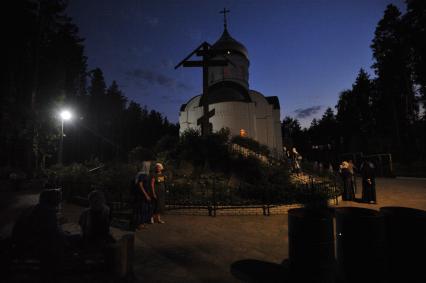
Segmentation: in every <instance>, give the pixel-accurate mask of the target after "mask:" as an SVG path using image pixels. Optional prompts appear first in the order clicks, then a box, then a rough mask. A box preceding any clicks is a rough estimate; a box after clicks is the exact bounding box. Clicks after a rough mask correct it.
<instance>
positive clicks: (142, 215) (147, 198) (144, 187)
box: [133, 161, 153, 230]
mask: <svg viewBox="0 0 426 283" xmlns="http://www.w3.org/2000/svg"><path fill="white" fill-rule="evenodd" d="M150 165H151V162H150V161H144V162H143V163H142V168H141V170H140V171H139V172H138V173H137V174H136V177H135V187H134V190H135V192H134V218H133V219H134V223H133V224H134V226H135V227H136V229H137V230H142V229H144V228H146V226H145V224H148V223H150V222H151V218H152V199H153V194H152V193H150V191H151V190H150V189H149V168H150Z"/></svg>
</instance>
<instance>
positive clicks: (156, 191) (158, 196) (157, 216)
mask: <svg viewBox="0 0 426 283" xmlns="http://www.w3.org/2000/svg"><path fill="white" fill-rule="evenodd" d="M163 170H164V167H163V165H162V164H161V163H157V164H155V172H154V175H153V176H152V178H151V190H152V194H153V197H154V202H153V203H154V210H153V220H154V222H155V223H161V224H163V223H165V222H164V221H163V220H161V214H163V213H164V211H165V210H166V188H165V181H166V176H165V175H164V174H163Z"/></svg>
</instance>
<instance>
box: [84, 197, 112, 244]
mask: <svg viewBox="0 0 426 283" xmlns="http://www.w3.org/2000/svg"><path fill="white" fill-rule="evenodd" d="M110 223H111V212H110V209H109V207H108V206H106V204H105V197H104V194H103V193H102V192H101V191H97V190H95V191H92V192H91V193H90V194H89V208H87V209H85V210H84V211H83V213H82V214H81V216H80V220H79V224H80V227H81V231H82V236H83V241H84V243H85V244H86V245H88V247H94V248H96V247H100V246H104V245H105V244H107V243H111V242H114V239H113V238H112V236H111V234H110V230H109V226H110Z"/></svg>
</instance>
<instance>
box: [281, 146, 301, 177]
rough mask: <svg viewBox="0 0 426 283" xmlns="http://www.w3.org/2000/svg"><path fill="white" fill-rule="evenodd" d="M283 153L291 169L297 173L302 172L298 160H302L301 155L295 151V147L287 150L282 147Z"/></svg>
mask: <svg viewBox="0 0 426 283" xmlns="http://www.w3.org/2000/svg"><path fill="white" fill-rule="evenodd" d="M283 151H284V154H285V156H286V158H287V160H288V163H289V164H290V166H291V171H292V172H293V173H296V174H297V175H299V174H300V173H302V168H301V166H300V162H301V161H302V156H301V155H300V154H299V152H297V149H296V148H295V147H293V148H292V149H291V150H287V148H286V147H284V148H283Z"/></svg>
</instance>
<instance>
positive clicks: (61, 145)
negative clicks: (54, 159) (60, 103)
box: [58, 110, 72, 165]
mask: <svg viewBox="0 0 426 283" xmlns="http://www.w3.org/2000/svg"><path fill="white" fill-rule="evenodd" d="M59 116H60V117H61V138H60V140H59V153H58V164H59V165H62V154H63V148H64V121H69V120H71V118H72V114H71V112H70V111H69V110H62V111H61V112H60V113H59Z"/></svg>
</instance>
